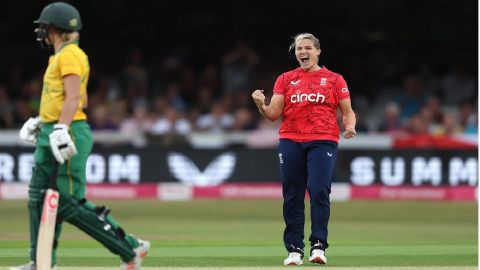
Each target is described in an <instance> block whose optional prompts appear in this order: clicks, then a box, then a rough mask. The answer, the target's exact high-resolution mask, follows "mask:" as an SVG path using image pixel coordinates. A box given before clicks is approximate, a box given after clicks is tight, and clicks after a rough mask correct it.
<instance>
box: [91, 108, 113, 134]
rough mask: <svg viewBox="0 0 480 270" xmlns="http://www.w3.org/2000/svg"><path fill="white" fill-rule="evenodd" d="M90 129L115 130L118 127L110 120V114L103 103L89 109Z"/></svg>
mask: <svg viewBox="0 0 480 270" xmlns="http://www.w3.org/2000/svg"><path fill="white" fill-rule="evenodd" d="M90 116H91V117H90V123H89V124H90V127H91V129H92V130H117V129H118V125H116V123H114V122H112V121H111V120H110V116H111V114H110V113H109V110H108V107H107V106H106V104H105V103H102V104H99V105H97V106H95V107H93V108H92V109H91V113H90Z"/></svg>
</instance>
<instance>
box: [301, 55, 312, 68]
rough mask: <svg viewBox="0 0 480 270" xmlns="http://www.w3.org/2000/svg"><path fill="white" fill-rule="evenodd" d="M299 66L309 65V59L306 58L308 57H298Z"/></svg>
mask: <svg viewBox="0 0 480 270" xmlns="http://www.w3.org/2000/svg"><path fill="white" fill-rule="evenodd" d="M300 64H301V65H302V66H308V65H309V64H310V57H308V55H302V56H300Z"/></svg>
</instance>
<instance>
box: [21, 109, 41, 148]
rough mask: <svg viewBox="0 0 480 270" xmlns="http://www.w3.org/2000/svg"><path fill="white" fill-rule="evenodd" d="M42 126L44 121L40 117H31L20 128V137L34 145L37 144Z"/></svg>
mask: <svg viewBox="0 0 480 270" xmlns="http://www.w3.org/2000/svg"><path fill="white" fill-rule="evenodd" d="M41 127H42V122H41V121H40V117H39V116H37V117H35V118H33V117H30V118H29V119H28V120H27V122H25V124H23V126H22V128H21V129H20V134H19V136H20V139H22V140H24V141H26V142H29V143H31V144H33V145H36V144H37V137H38V133H40V128H41Z"/></svg>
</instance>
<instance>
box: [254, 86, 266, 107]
mask: <svg viewBox="0 0 480 270" xmlns="http://www.w3.org/2000/svg"><path fill="white" fill-rule="evenodd" d="M252 98H253V101H254V102H255V105H257V107H258V108H259V109H262V108H263V106H264V105H265V95H264V94H263V90H255V91H253V94H252Z"/></svg>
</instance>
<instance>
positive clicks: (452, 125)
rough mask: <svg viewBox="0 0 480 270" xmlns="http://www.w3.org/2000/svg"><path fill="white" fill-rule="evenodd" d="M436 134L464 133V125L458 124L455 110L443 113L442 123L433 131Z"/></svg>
mask: <svg viewBox="0 0 480 270" xmlns="http://www.w3.org/2000/svg"><path fill="white" fill-rule="evenodd" d="M432 134H433V135H434V136H452V135H459V134H462V127H461V126H460V125H459V124H458V122H457V119H456V117H455V113H454V112H445V113H444V114H443V121H442V124H441V125H439V126H438V128H437V129H436V130H434V131H433V132H432Z"/></svg>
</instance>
